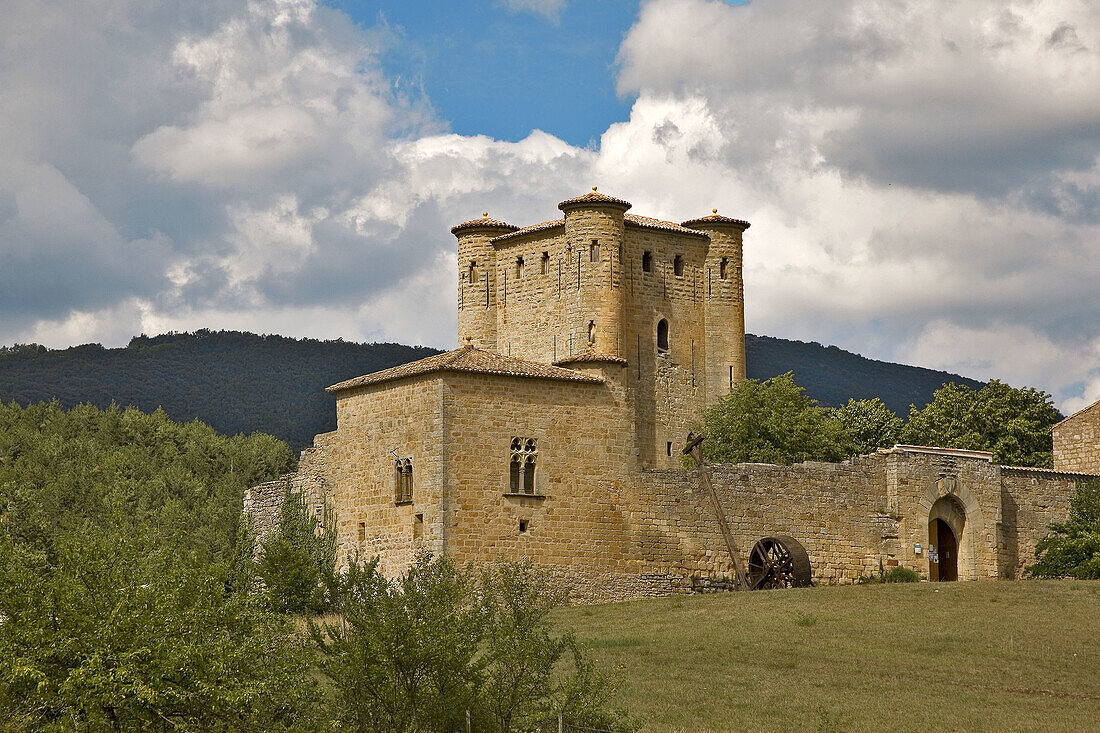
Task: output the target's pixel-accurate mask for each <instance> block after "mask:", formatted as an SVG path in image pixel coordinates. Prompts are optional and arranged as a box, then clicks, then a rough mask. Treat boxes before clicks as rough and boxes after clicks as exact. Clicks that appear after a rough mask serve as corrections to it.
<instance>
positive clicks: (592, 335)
mask: <svg viewBox="0 0 1100 733" xmlns="http://www.w3.org/2000/svg"><path fill="white" fill-rule="evenodd" d="M588 343H590V344H595V343H596V322H595V321H589V322H588Z"/></svg>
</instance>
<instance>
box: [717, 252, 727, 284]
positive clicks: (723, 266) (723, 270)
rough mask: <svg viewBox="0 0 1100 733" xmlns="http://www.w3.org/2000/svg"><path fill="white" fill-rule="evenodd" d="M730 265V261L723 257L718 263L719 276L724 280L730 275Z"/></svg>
mask: <svg viewBox="0 0 1100 733" xmlns="http://www.w3.org/2000/svg"><path fill="white" fill-rule="evenodd" d="M729 265H730V261H729V260H727V259H726V258H725V257H723V258H722V261H721V262H719V263H718V277H720V278H722V279H723V280H725V279H726V278H728V277H729Z"/></svg>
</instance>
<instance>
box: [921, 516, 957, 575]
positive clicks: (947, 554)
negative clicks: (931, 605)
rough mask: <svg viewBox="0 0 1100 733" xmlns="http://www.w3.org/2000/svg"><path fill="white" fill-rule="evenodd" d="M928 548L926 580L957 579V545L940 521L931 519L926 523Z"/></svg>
mask: <svg viewBox="0 0 1100 733" xmlns="http://www.w3.org/2000/svg"><path fill="white" fill-rule="evenodd" d="M928 547H929V552H930V553H932V554H930V555H929V557H928V579H929V580H932V581H937V580H958V579H959V543H958V542H956V541H955V533H954V532H952V531H951V528H950V527H949V526H947V522H945V521H943V520H942V519H933V520H932V521H931V522H929V523H928Z"/></svg>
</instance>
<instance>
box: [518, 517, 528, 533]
mask: <svg viewBox="0 0 1100 733" xmlns="http://www.w3.org/2000/svg"><path fill="white" fill-rule="evenodd" d="M526 531H527V520H526V519H521V520H519V533H520V534H523V533H524V532H526Z"/></svg>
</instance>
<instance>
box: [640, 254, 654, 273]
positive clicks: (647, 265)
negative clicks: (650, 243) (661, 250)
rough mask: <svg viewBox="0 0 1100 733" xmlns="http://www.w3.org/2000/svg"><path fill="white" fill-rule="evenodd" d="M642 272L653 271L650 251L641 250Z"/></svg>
mask: <svg viewBox="0 0 1100 733" xmlns="http://www.w3.org/2000/svg"><path fill="white" fill-rule="evenodd" d="M642 272H653V253H652V252H642Z"/></svg>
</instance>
